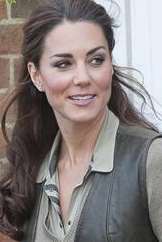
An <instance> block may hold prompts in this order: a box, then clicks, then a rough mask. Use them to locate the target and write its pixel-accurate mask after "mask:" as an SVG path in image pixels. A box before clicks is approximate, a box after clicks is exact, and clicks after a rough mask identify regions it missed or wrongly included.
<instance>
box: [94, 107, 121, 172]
mask: <svg viewBox="0 0 162 242" xmlns="http://www.w3.org/2000/svg"><path fill="white" fill-rule="evenodd" d="M118 127H119V119H118V118H117V117H116V116H115V115H114V114H113V113H112V112H111V111H110V110H108V112H107V114H106V118H105V120H104V123H103V125H102V128H101V130H100V133H99V136H98V139H97V143H96V146H95V149H94V154H93V164H92V170H93V171H98V172H110V171H112V169H113V163H114V150H115V140H116V133H117V130H118Z"/></svg>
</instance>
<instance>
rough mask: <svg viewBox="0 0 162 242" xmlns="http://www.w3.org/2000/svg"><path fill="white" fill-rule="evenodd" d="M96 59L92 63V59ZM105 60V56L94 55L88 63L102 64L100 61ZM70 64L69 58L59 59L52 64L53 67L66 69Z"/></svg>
mask: <svg viewBox="0 0 162 242" xmlns="http://www.w3.org/2000/svg"><path fill="white" fill-rule="evenodd" d="M94 60H95V61H96V63H93V61H94ZM104 61H105V57H104V56H94V57H93V58H91V59H90V60H89V61H88V63H89V64H91V65H92V66H95V67H97V66H100V65H102V63H103V62H104ZM71 65H72V62H71V61H69V60H61V61H58V62H56V63H54V64H53V65H52V66H53V67H55V68H58V69H60V70H66V69H67V68H68V67H69V66H71Z"/></svg>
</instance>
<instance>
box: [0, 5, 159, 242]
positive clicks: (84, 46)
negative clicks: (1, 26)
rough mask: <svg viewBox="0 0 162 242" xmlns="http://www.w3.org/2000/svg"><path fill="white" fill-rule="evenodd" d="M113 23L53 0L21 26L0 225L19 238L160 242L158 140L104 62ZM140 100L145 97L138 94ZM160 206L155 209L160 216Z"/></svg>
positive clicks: (123, 82) (102, 14)
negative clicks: (19, 68)
mask: <svg viewBox="0 0 162 242" xmlns="http://www.w3.org/2000/svg"><path fill="white" fill-rule="evenodd" d="M114 44H115V41H114V35H113V21H112V19H111V18H110V16H109V15H108V14H107V13H106V11H105V9H104V8H103V7H102V6H100V5H98V4H96V3H95V2H94V1H91V0H52V1H50V2H48V3H45V4H44V5H42V6H40V7H39V8H38V9H37V10H35V11H34V13H33V14H32V15H31V16H30V18H29V20H28V21H27V23H26V24H25V26H24V42H23V48H22V55H23V66H22V72H21V75H20V79H19V85H18V87H17V89H16V90H15V92H14V93H13V95H12V96H11V97H10V102H9V104H8V106H7V107H6V111H5V112H4V116H3V120H2V127H3V133H4V136H5V137H6V139H7V140H8V138H7V134H6V131H5V119H6V114H7V111H8V108H9V107H10V105H11V104H12V103H13V101H15V100H16V102H17V105H18V108H17V109H18V111H17V119H16V124H15V127H14V130H13V135H12V139H11V141H9V142H8V149H7V158H8V160H9V162H10V164H11V170H10V173H9V174H8V176H7V177H6V178H5V179H4V180H3V181H2V182H1V186H0V192H1V217H0V219H1V220H0V221H1V222H0V231H1V232H3V233H4V234H7V235H9V236H10V237H11V238H14V239H17V240H21V241H25V242H32V241H33V242H35V241H39V242H40V241H42V242H43V241H47V242H51V241H68V242H71V241H76V242H80V241H81V242H83V241H84V242H86V241H87V242H90V241H93V242H95V241H96V242H99V241H102V242H104V241H114V242H118V241H120V242H122V241H123V242H127V241H129V242H130V241H134V242H136V241H138V242H140V241H141V242H145V241H147V242H149V241H150V242H153V241H162V226H161V225H162V222H161V219H160V216H161V214H162V205H161V204H162V203H161V202H162V195H161V192H160V181H161V178H162V176H161V172H160V170H162V165H161V160H162V158H161V157H162V151H161V149H160V147H161V145H162V139H161V137H160V134H159V133H158V132H157V131H156V130H155V128H154V127H153V126H152V125H151V124H150V123H149V122H147V120H145V119H144V117H143V115H142V113H141V112H139V111H137V110H136V108H135V107H134V106H133V104H131V102H130V101H129V99H128V96H127V94H126V92H125V88H123V86H125V87H126V88H128V89H129V90H131V91H133V92H134V93H136V94H137V95H138V96H139V97H143V96H142V94H141V93H140V92H139V91H138V89H136V88H133V87H132V85H131V84H129V82H131V79H126V78H127V76H126V75H124V74H122V73H121V72H120V71H119V69H118V68H117V67H116V66H113V64H112V50H113V48H114ZM143 98H144V97H143ZM160 213H161V214H160Z"/></svg>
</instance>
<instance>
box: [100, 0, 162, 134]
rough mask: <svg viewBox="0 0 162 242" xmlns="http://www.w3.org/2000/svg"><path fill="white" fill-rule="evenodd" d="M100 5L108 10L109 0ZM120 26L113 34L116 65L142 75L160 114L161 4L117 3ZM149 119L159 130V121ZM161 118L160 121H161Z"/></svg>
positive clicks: (146, 0)
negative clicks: (129, 68)
mask: <svg viewBox="0 0 162 242" xmlns="http://www.w3.org/2000/svg"><path fill="white" fill-rule="evenodd" d="M97 1H102V2H103V4H104V5H105V6H108V2H109V1H110V0H97ZM116 2H117V3H118V4H119V5H120V8H121V14H120V20H119V21H118V22H120V24H121V26H120V28H119V30H117V32H116V38H117V45H116V48H115V51H114V59H115V62H116V63H117V64H119V65H124V66H125V65H127V66H133V67H135V68H137V69H138V70H139V71H141V72H142V73H143V76H144V86H145V87H146V89H147V90H148V91H149V93H150V94H151V96H152V98H153V100H154V105H155V108H156V110H157V111H158V112H160V113H161V114H162V27H161V23H162V0H116ZM148 117H149V118H150V119H151V120H152V121H153V122H154V123H155V124H156V125H157V126H158V127H159V128H160V129H161V130H162V120H157V119H155V117H153V115H152V113H151V112H150V113H148ZM161 118H162V117H161Z"/></svg>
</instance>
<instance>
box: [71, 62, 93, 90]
mask: <svg viewBox="0 0 162 242" xmlns="http://www.w3.org/2000/svg"><path fill="white" fill-rule="evenodd" d="M90 81H91V76H90V73H89V70H88V67H87V66H86V64H78V65H77V67H76V71H75V74H74V77H73V83H74V84H75V85H78V86H87V85H89V84H90Z"/></svg>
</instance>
